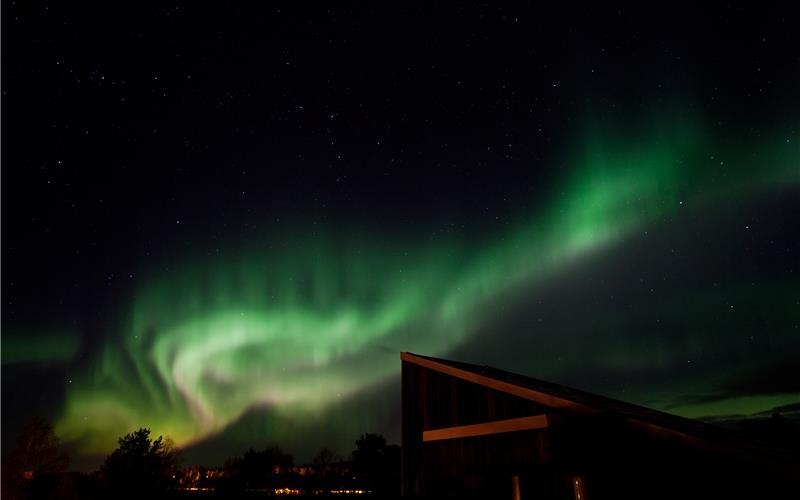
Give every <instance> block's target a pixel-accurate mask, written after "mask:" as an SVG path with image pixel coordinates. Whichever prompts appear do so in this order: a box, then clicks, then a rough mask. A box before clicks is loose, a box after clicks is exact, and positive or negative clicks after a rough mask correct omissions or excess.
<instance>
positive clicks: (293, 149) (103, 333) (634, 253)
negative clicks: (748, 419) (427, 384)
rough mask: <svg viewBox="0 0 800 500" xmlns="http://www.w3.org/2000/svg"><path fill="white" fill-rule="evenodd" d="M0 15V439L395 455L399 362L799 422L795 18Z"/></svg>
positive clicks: (90, 463) (552, 13)
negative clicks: (442, 362)
mask: <svg viewBox="0 0 800 500" xmlns="http://www.w3.org/2000/svg"><path fill="white" fill-rule="evenodd" d="M200 3H202V2H186V3H169V4H168V3H163V2H162V3H161V4H160V5H159V6H157V7H150V6H147V5H143V4H142V3H141V2H99V3H95V2H65V3H63V4H61V3H57V2H36V1H17V2H13V1H9V2H4V3H3V10H2V424H3V427H2V442H3V450H4V451H6V450H7V448H8V446H10V445H13V438H14V436H15V434H16V432H17V430H18V429H19V427H20V425H21V424H22V422H23V421H24V420H25V419H26V418H28V417H29V416H31V415H43V416H45V417H46V418H49V419H51V420H52V421H53V423H54V425H55V429H56V432H57V434H58V436H59V437H60V439H61V440H62V442H64V443H65V444H66V445H67V446H68V448H69V450H70V452H71V455H72V459H73V461H72V464H73V467H77V468H87V469H91V468H93V467H96V466H97V465H98V464H99V463H100V462H101V461H102V459H103V457H104V456H105V455H106V454H108V453H109V452H110V451H112V450H113V448H114V447H115V445H116V439H117V437H119V436H120V435H123V434H125V433H127V432H130V431H132V430H135V429H136V428H138V427H141V426H146V427H150V428H151V429H152V430H153V432H154V433H155V434H156V435H158V434H166V435H169V436H171V437H172V438H173V439H175V441H176V442H177V444H179V445H180V446H182V447H185V450H186V451H185V456H186V459H187V462H188V463H195V462H197V463H203V464H208V465H214V464H220V463H222V462H223V461H224V460H225V458H226V457H228V456H231V455H237V454H240V453H242V452H243V451H244V450H246V449H247V448H249V447H251V446H252V447H255V448H259V447H263V446H264V445H267V444H270V443H273V442H277V443H280V444H281V445H282V446H283V447H284V448H286V449H288V450H289V451H291V452H293V453H294V454H295V460H296V461H297V462H303V461H305V460H307V459H308V457H310V456H311V454H312V453H313V452H314V451H315V450H317V449H318V448H319V447H320V446H323V445H326V446H329V447H331V448H333V449H334V450H335V451H337V452H338V453H340V454H341V455H346V454H348V453H349V451H350V450H352V449H353V447H354V445H353V442H354V441H355V439H357V438H358V436H359V435H360V434H362V433H364V432H378V433H382V434H383V435H384V436H386V437H387V438H388V439H389V441H390V442H398V441H399V437H400V436H399V417H398V413H399V405H400V393H399V371H400V360H399V352H400V351H412V352H416V353H420V354H426V355H432V356H439V357H445V358H452V359H458V360H462V361H468V362H473V363H479V364H488V365H492V366H496V367H498V368H502V369H505V370H509V371H515V372H519V373H523V374H526V375H529V376H533V377H537V378H541V379H544V380H548V381H552V382H557V383H562V384H567V385H572V386H574V387H578V388H581V389H584V390H588V391H592V392H596V393H599V394H603V395H606V396H610V397H614V398H620V399H623V400H626V401H630V402H633V403H638V404H643V405H646V406H650V407H652V408H656V409H661V410H666V411H670V412H673V413H677V414H679V415H684V416H688V417H698V418H699V417H704V418H708V419H710V420H714V419H717V420H719V419H726V418H732V417H734V416H749V415H769V414H771V413H772V412H773V411H774V410H775V409H776V408H778V409H779V411H781V412H782V413H783V414H786V415H792V414H793V412H797V410H798V408H800V404H799V403H800V376H798V374H800V275H799V273H800V37H799V36H798V34H797V27H798V26H800V16H799V15H798V12H794V11H792V9H791V7H790V6H791V5H792V4H791V3H787V4H785V6H783V7H780V6H773V5H771V4H770V6H769V7H768V8H767V7H766V6H765V5H762V4H757V3H752V4H749V6H737V5H735V4H730V3H729V4H711V3H708V4H706V3H705V2H697V3H698V4H701V3H702V4H703V5H699V6H695V7H692V8H686V9H679V8H677V7H672V6H669V7H667V6H662V5H659V6H654V5H647V6H645V7H641V8H634V7H629V6H623V5H619V6H605V5H604V6H596V7H586V6H574V5H573V6H570V5H568V4H567V2H555V3H553V2H548V3H546V4H542V5H536V6H527V7H526V6H515V7H513V8H512V7H510V6H502V7H501V6H498V5H495V4H494V3H493V2H492V3H489V4H488V5H485V4H478V5H469V6H466V5H463V3H461V5H454V6H449V7H445V6H441V5H440V6H438V7H436V8H435V9H433V8H432V7H431V6H429V5H426V4H427V3H424V4H419V5H415V6H408V5H406V4H405V3H397V4H396V5H392V6H388V5H384V2H377V3H376V5H372V6H367V5H366V4H364V5H359V6H358V7H352V8H342V7H336V8H334V7H331V8H329V9H325V8H324V7H323V8H317V7H314V8H312V7H310V6H306V7H298V6H297V5H296V4H297V3H298V2H293V3H289V4H287V5H285V6H280V5H278V4H276V3H273V2H266V3H268V4H269V5H268V8H266V7H265V8H264V10H246V9H245V8H237V7H233V6H229V5H228V4H217V5H216V8H210V7H206V6H201V5H197V4H200Z"/></svg>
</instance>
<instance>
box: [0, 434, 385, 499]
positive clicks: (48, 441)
mask: <svg viewBox="0 0 800 500" xmlns="http://www.w3.org/2000/svg"><path fill="white" fill-rule="evenodd" d="M117 444H118V446H117V448H116V449H115V450H114V451H113V452H112V453H111V454H109V455H108V456H107V457H106V459H105V461H104V462H103V464H102V465H101V467H100V468H99V469H98V470H97V471H95V472H93V473H91V474H81V473H75V472H70V473H67V472H66V467H67V463H68V460H67V456H66V455H65V454H64V453H63V451H62V450H61V447H60V445H59V442H58V439H57V437H56V436H55V434H54V432H53V428H52V425H50V424H49V423H48V422H46V421H44V420H41V419H31V420H30V421H29V422H28V423H26V425H25V426H24V427H23V429H22V431H21V432H20V435H19V437H18V439H17V442H16V445H15V447H14V449H13V451H12V452H11V453H10V454H9V455H8V456H7V457H6V458H5V459H4V460H3V470H2V472H3V476H2V481H3V484H2V498H3V500H5V499H8V500H27V499H50V498H59V499H67V500H69V499H81V498H86V499H94V498H137V499H152V498H252V497H262V496H273V495H297V496H317V497H319V496H322V497H324V496H330V495H335V496H337V497H341V496H371V497H380V498H394V497H398V496H399V484H400V447H399V446H396V445H389V444H387V443H386V440H385V439H384V438H383V436H381V435H379V434H369V433H367V434H363V435H361V437H360V438H359V439H357V440H356V441H355V443H354V444H355V449H354V450H353V451H352V453H351V455H350V456H349V457H347V458H346V459H345V458H342V457H338V456H337V455H336V454H335V453H334V452H333V451H331V450H330V449H328V448H321V449H320V450H319V451H318V452H317V454H316V455H315V456H314V457H313V459H312V461H311V462H310V463H308V464H301V465H295V463H294V458H293V457H292V455H291V454H289V453H287V452H285V451H284V450H283V449H282V448H281V447H280V446H279V445H277V444H273V445H270V446H267V447H265V448H263V449H260V450H256V449H253V448H250V449H249V450H247V451H245V452H244V453H243V454H242V455H241V456H237V457H232V458H229V459H228V460H226V461H225V463H224V465H223V466H221V467H198V466H193V465H190V466H184V465H183V463H182V462H183V460H182V455H181V451H180V449H178V448H177V447H176V446H175V444H174V443H173V442H172V440H170V439H169V438H168V437H163V436H158V437H155V436H153V435H152V433H151V431H150V429H148V428H140V429H137V430H135V431H133V432H131V433H128V434H126V435H125V436H122V437H120V438H119V439H118V440H117Z"/></svg>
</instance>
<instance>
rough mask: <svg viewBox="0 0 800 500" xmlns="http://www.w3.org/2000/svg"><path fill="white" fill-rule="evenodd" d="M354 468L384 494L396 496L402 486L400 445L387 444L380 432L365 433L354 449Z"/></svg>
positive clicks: (378, 491)
mask: <svg viewBox="0 0 800 500" xmlns="http://www.w3.org/2000/svg"><path fill="white" fill-rule="evenodd" d="M353 462H354V464H353V465H354V468H355V470H356V471H357V473H358V474H359V475H360V476H361V477H362V479H363V480H364V481H365V482H366V483H367V484H368V485H369V487H370V488H371V489H372V490H373V491H374V492H375V493H377V494H379V495H382V496H395V495H397V494H398V493H399V487H400V475H399V471H400V447H399V446H396V445H387V444H386V439H385V438H384V437H383V436H381V435H380V434H369V433H367V434H363V435H362V436H361V439H359V440H357V441H356V449H355V450H353Z"/></svg>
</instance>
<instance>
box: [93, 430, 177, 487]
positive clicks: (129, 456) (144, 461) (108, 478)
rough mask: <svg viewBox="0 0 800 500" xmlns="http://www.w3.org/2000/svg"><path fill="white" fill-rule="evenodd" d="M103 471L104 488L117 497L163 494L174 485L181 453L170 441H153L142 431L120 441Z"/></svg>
mask: <svg viewBox="0 0 800 500" xmlns="http://www.w3.org/2000/svg"><path fill="white" fill-rule="evenodd" d="M118 442H119V447H118V448H117V449H116V450H114V452H113V453H112V454H111V455H109V456H108V457H107V458H106V461H105V463H103V466H102V467H101V468H100V477H101V481H102V483H103V487H104V489H106V490H109V491H110V492H111V493H112V494H113V495H114V496H118V497H134V496H136V497H139V496H141V495H148V494H150V495H152V494H163V493H164V492H166V491H167V490H168V489H170V488H171V487H173V486H174V483H175V474H176V471H177V466H178V458H179V452H178V450H177V449H176V448H175V445H174V444H173V443H172V441H171V440H170V439H166V440H165V439H164V438H163V437H162V436H159V437H158V439H156V440H151V439H150V429H146V428H141V429H139V430H137V431H135V432H132V433H130V434H127V435H125V437H121V438H119V441H118Z"/></svg>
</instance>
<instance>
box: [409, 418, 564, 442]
mask: <svg viewBox="0 0 800 500" xmlns="http://www.w3.org/2000/svg"><path fill="white" fill-rule="evenodd" d="M547 427H548V424H547V415H533V416H531V417H521V418H510V419H508V420H495V421H494V422H485V423H482V424H473V425H461V426H458V427H445V428H444V429H433V430H430V431H423V432H422V440H423V441H441V440H442V439H460V438H467V437H475V436H488V435H491V434H500V433H503V432H517V431H529V430H533V429H546V428H547Z"/></svg>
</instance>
